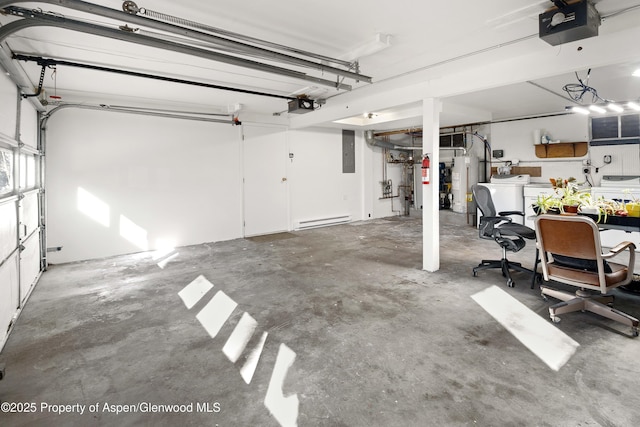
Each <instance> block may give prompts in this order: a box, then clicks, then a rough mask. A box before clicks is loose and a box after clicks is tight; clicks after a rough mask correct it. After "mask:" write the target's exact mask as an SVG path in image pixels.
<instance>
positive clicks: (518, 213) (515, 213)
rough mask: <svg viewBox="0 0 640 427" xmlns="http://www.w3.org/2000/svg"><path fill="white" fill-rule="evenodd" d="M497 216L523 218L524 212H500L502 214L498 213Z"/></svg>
mask: <svg viewBox="0 0 640 427" xmlns="http://www.w3.org/2000/svg"><path fill="white" fill-rule="evenodd" d="M498 215H500V216H507V215H520V216H524V212H521V211H502V212H498Z"/></svg>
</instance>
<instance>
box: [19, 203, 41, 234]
mask: <svg viewBox="0 0 640 427" xmlns="http://www.w3.org/2000/svg"><path fill="white" fill-rule="evenodd" d="M20 224H21V225H22V226H24V228H23V229H21V230H20V231H21V235H22V237H24V236H29V235H30V234H31V233H33V232H34V231H35V230H36V228H38V193H37V192H32V193H30V194H29V195H27V196H25V198H24V199H22V200H21V201H20Z"/></svg>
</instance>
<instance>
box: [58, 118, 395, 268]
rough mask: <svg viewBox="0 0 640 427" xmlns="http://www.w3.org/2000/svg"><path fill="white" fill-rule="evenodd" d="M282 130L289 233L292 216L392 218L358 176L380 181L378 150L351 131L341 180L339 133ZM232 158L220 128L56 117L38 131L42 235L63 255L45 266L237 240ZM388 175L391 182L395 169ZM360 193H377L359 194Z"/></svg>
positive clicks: (231, 136) (237, 143) (237, 183)
mask: <svg viewBox="0 0 640 427" xmlns="http://www.w3.org/2000/svg"><path fill="white" fill-rule="evenodd" d="M282 132H283V133H284V134H285V137H286V138H287V141H288V147H289V152H290V153H292V154H293V159H291V160H289V161H288V166H287V175H288V176H287V178H288V184H289V185H288V189H289V196H288V199H289V205H290V215H289V218H290V221H289V229H293V228H294V227H295V224H296V223H297V222H298V221H300V220H311V219H319V218H325V217H332V216H337V215H350V216H351V219H352V220H354V221H356V220H360V219H366V218H368V214H369V213H371V214H372V216H371V217H372V218H374V217H380V216H387V215H391V214H392V213H391V210H390V202H389V201H378V200H377V197H379V196H380V195H381V190H380V187H379V186H378V185H374V186H371V185H370V184H369V182H368V181H367V180H366V179H365V176H369V175H376V174H379V175H381V166H382V157H381V156H382V154H381V151H380V152H378V153H373V154H372V153H371V149H370V148H369V147H368V146H367V145H366V143H365V142H364V138H363V136H362V134H359V133H356V152H355V156H356V172H355V173H348V174H345V173H342V131H341V130H340V129H322V128H316V129H305V130H295V131H287V130H286V129H284V128H283V129H282ZM241 155H242V154H241V140H240V133H239V128H237V127H232V126H229V125H226V124H207V123H202V122H195V121H187V120H177V119H166V118H165V119H163V118H153V117H146V116H139V115H126V114H122V113H113V112H102V111H92V110H77V109H65V110H61V111H59V112H57V113H55V114H54V115H53V116H52V118H51V119H50V121H49V122H48V130H47V162H48V163H47V185H48V191H47V196H48V227H47V230H48V246H49V247H56V246H62V247H63V250H62V251H60V252H51V253H49V262H51V263H61V262H68V261H75V260H81V259H91V258H97V257H105V256H110V255H115V254H123V253H133V252H140V251H144V250H153V249H157V248H160V247H161V245H160V243H161V242H164V241H167V242H171V243H172V244H173V245H175V246H182V245H189V244H197V243H202V242H211V241H220V240H229V239H234V238H239V237H243V230H242V221H243V217H242V215H243V210H242V203H243V202H242V185H241V183H242V167H241V165H242V161H241V157H240V156H241ZM371 157H377V159H376V160H375V161H373V162H371V161H369V160H367V159H368V158H371ZM390 169H398V170H399V167H398V166H392V167H391V168H390ZM376 176H377V175H376ZM390 177H391V178H392V179H393V180H394V183H395V184H397V183H399V179H400V177H399V175H398V174H397V172H395V171H391V173H390ZM375 179H376V180H379V179H378V178H375ZM380 179H381V178H380ZM365 187H367V188H368V189H370V190H374V191H375V195H376V196H375V197H372V196H369V195H365V191H364V190H363V188H365ZM367 191H369V190H367ZM396 200H397V199H396ZM365 206H368V207H370V208H372V209H367V208H366V207H365ZM396 209H397V205H396ZM123 227H124V229H123Z"/></svg>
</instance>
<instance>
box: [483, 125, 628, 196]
mask: <svg viewBox="0 0 640 427" xmlns="http://www.w3.org/2000/svg"><path fill="white" fill-rule="evenodd" d="M536 129H540V130H541V131H542V133H543V134H544V133H548V134H549V136H550V137H551V139H552V140H560V141H563V142H579V141H588V140H589V117H588V116H584V115H580V114H570V115H562V116H555V117H547V118H538V119H530V120H519V121H512V122H506V123H494V124H492V125H491V138H490V142H491V149H492V150H496V149H502V150H504V160H512V159H519V160H520V164H521V165H522V166H540V167H541V168H542V177H540V178H533V177H532V178H531V181H532V182H541V183H548V182H549V178H557V177H562V178H568V177H571V176H572V177H574V178H576V179H577V180H578V181H579V182H584V181H585V179H586V178H587V177H585V175H584V173H583V167H584V166H583V163H582V162H583V160H585V159H588V160H590V161H591V164H592V165H593V166H594V167H592V168H591V169H590V170H591V172H590V174H589V175H588V180H589V182H590V183H591V184H592V185H594V186H598V185H600V180H601V178H602V176H603V175H640V145H607V146H596V147H591V146H590V147H589V150H588V152H587V154H586V155H585V156H582V157H570V158H566V157H564V158H557V159H539V158H537V157H536V156H535V151H534V150H535V148H534V145H533V135H534V131H535V130H536ZM605 155H610V156H611V158H612V162H611V163H610V164H608V165H605V164H604V160H603V159H604V156H605ZM493 165H494V166H502V165H503V162H501V161H498V160H497V159H493ZM596 169H597V171H596Z"/></svg>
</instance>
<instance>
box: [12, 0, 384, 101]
mask: <svg viewBox="0 0 640 427" xmlns="http://www.w3.org/2000/svg"><path fill="white" fill-rule="evenodd" d="M24 2H27V0H0V9H2V8H5V9H6V8H7V7H8V6H10V5H12V4H17V3H24ZM38 3H48V4H54V5H58V6H62V7H66V8H69V9H73V10H76V11H80V12H85V13H89V14H93V15H98V16H102V17H105V18H110V19H114V20H117V21H120V22H127V23H130V24H134V25H139V26H142V27H147V28H153V29H156V30H161V31H166V32H169V33H172V34H177V35H180V36H183V37H188V38H191V39H194V40H199V41H204V42H208V43H211V44H212V48H215V47H216V46H223V47H225V48H228V49H233V50H234V51H240V52H243V53H245V54H247V55H257V56H260V57H262V58H267V59H270V60H273V61H280V62H286V63H289V64H295V65H299V66H301V67H305V68H311V69H315V70H318V71H321V72H323V73H330V74H334V75H337V76H342V77H346V78H350V79H353V80H355V81H363V82H367V83H371V82H372V79H371V77H369V76H366V75H363V74H360V73H356V72H352V71H349V70H343V69H340V68H336V67H331V66H328V65H325V64H322V63H318V62H313V61H309V60H306V59H303V58H299V57H296V56H292V55H287V54H284V53H281V52H276V51H273V50H269V49H264V48H261V47H258V46H254V45H250V44H247V43H242V42H239V41H236V40H230V39H227V38H224V37H220V36H216V35H213V34H208V33H204V32H201V31H196V30H193V29H189V28H185V27H181V26H178V25H174V24H170V23H166V22H161V21H157V20H155V19H149V18H145V17H142V16H138V15H133V14H131V13H126V12H122V11H119V10H116V9H111V8H108V7H104V6H100V5H95V4H91V3H87V2H84V1H80V0H40V1H38ZM25 10H26V9H25ZM231 34H233V33H231ZM289 49H290V50H292V51H295V52H296V53H298V54H305V53H304V52H303V51H299V50H295V49H292V48H289ZM310 55H314V54H310ZM222 62H224V61H222ZM249 62H253V61H249ZM263 65H265V66H266V64H263ZM247 68H252V67H251V66H249V64H248V65H247ZM330 86H336V83H335V82H331V84H330ZM343 89H344V88H343Z"/></svg>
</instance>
